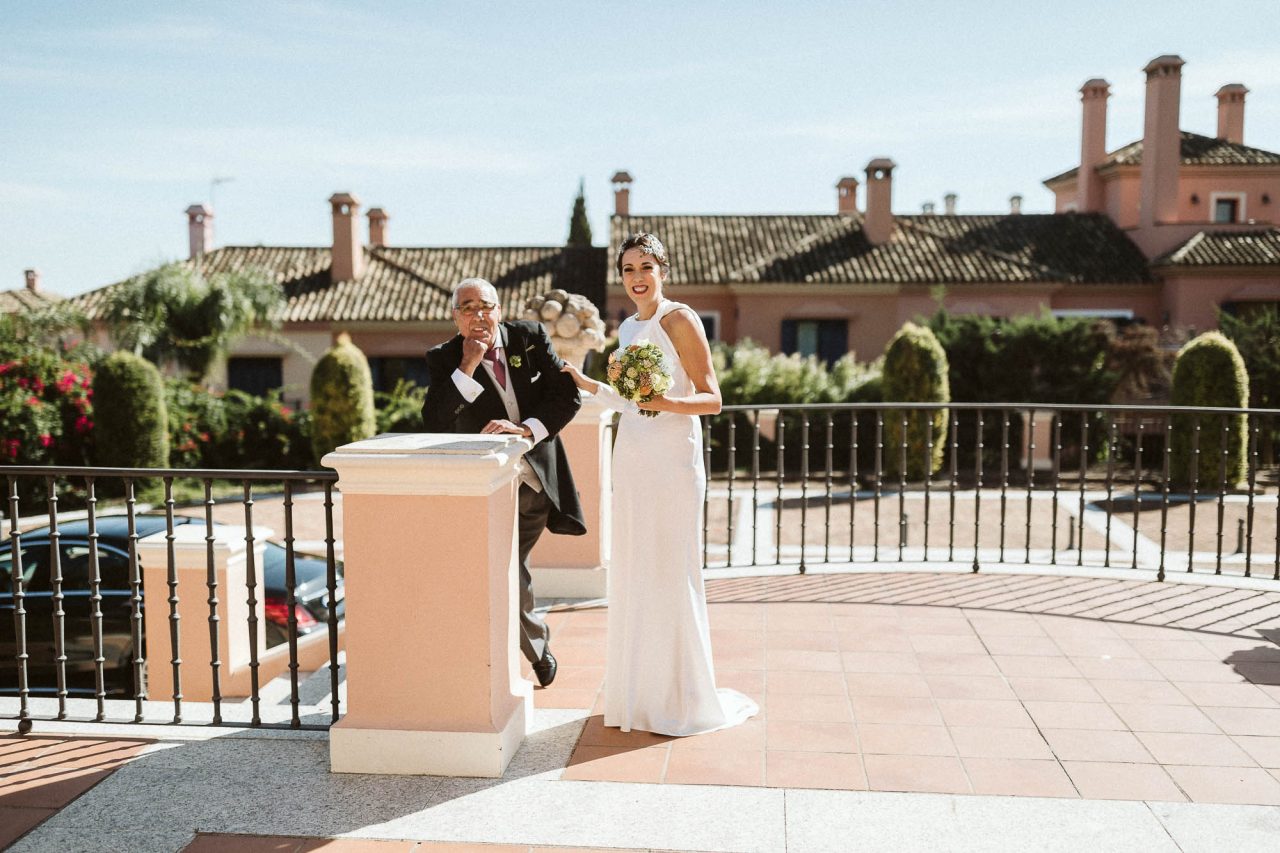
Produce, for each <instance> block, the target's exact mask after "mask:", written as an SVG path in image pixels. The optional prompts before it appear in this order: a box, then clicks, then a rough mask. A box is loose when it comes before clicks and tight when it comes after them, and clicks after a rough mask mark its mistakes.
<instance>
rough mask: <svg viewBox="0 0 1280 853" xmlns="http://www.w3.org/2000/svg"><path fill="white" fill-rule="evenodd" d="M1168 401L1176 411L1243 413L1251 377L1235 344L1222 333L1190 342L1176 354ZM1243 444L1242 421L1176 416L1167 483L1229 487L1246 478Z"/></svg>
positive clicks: (1201, 487) (1229, 417)
mask: <svg viewBox="0 0 1280 853" xmlns="http://www.w3.org/2000/svg"><path fill="white" fill-rule="evenodd" d="M1170 396H1171V399H1170V403H1171V404H1172V405H1174V406H1220V407H1224V408H1245V407H1247V406H1248V405H1249V374H1248V371H1246V370H1245V366H1244V359H1243V358H1241V357H1240V351H1239V350H1237V349H1236V346H1235V344H1233V343H1231V341H1230V340H1228V339H1227V338H1226V337H1225V336H1223V335H1222V333H1220V332H1205V333H1204V334H1203V335H1200V336H1199V337H1196V338H1193V339H1192V340H1191V341H1190V342H1188V343H1187V344H1186V346H1184V347H1183V348H1182V349H1181V350H1179V351H1178V360H1177V361H1176V362H1175V363H1174V366H1173V388H1172V391H1171V394H1170ZM1197 428H1198V433H1197ZM1193 433H1196V435H1193ZM1197 436H1198V437H1197ZM1247 441H1248V427H1247V424H1246V416H1245V415H1208V416H1204V415H1200V416H1197V415H1175V416H1174V418H1173V444H1172V448H1171V450H1170V460H1169V477H1170V479H1171V480H1172V481H1173V482H1174V483H1176V484H1177V485H1178V486H1180V487H1184V488H1185V487H1189V486H1190V485H1191V484H1192V483H1193V482H1194V483H1195V484H1196V487H1197V490H1211V489H1217V488H1218V486H1219V484H1220V483H1222V482H1223V480H1224V478H1225V485H1226V486H1227V487H1228V488H1230V487H1233V486H1235V485H1236V484H1238V483H1239V482H1240V481H1241V480H1243V479H1244V478H1245V474H1246V467H1245V466H1246V464H1247V461H1248V460H1247V459H1246V458H1245V448H1246V446H1247ZM1193 444H1194V445H1195V448H1194V450H1193V447H1192V445H1193Z"/></svg>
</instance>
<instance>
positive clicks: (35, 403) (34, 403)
mask: <svg viewBox="0 0 1280 853" xmlns="http://www.w3.org/2000/svg"><path fill="white" fill-rule="evenodd" d="M27 405H28V406H31V407H32V408H36V409H38V408H40V398H39V397H34V396H32V397H28V398H27Z"/></svg>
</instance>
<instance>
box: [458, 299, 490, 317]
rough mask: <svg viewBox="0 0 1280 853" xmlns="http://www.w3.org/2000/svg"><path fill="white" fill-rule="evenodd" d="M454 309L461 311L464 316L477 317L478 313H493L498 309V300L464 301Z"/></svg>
mask: <svg viewBox="0 0 1280 853" xmlns="http://www.w3.org/2000/svg"><path fill="white" fill-rule="evenodd" d="M453 310H454V311H461V312H462V316H463V317H475V316H476V315H477V314H492V313H493V312H494V311H497V310H498V303H496V302H464V303H462V304H461V305H459V306H457V307H455V308H454V309H453Z"/></svg>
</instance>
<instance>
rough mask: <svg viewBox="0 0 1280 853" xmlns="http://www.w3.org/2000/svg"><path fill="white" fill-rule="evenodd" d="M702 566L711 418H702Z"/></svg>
mask: <svg viewBox="0 0 1280 853" xmlns="http://www.w3.org/2000/svg"><path fill="white" fill-rule="evenodd" d="M702 477H703V482H704V483H705V488H703V490H702V568H704V569H705V568H707V553H708V552H707V548H708V547H709V545H708V539H709V538H710V537H709V536H707V532H708V525H710V524H711V418H710V417H709V416H708V417H704V418H702Z"/></svg>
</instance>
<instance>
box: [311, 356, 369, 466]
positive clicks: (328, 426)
mask: <svg viewBox="0 0 1280 853" xmlns="http://www.w3.org/2000/svg"><path fill="white" fill-rule="evenodd" d="M311 417H312V424H311V447H312V452H313V453H314V456H315V460H316V461H317V462H319V461H320V459H321V458H322V457H323V456H324V455H325V454H326V453H329V452H330V451H332V450H333V449H334V448H335V447H340V446H342V445H344V444H349V443H351V442H353V441H360V440H361V439H365V438H370V437H372V436H373V435H374V434H375V430H376V428H377V422H376V418H375V414H374V408H373V377H372V375H371V374H370V372H369V361H368V359H366V358H365V357H364V353H363V352H361V351H360V349H359V347H357V346H356V345H355V344H353V343H352V342H351V337H350V336H349V335H347V334H346V333H345V332H344V333H343V334H341V335H339V336H338V341H337V343H335V344H334V345H333V347H332V348H330V350H329V351H328V352H326V353H325V354H324V355H323V356H321V358H320V361H318V362H317V363H316V366H315V370H313V371H312V372H311Z"/></svg>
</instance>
